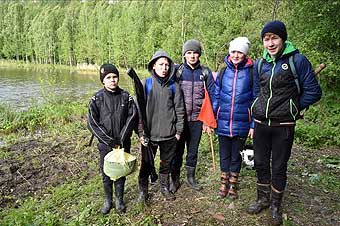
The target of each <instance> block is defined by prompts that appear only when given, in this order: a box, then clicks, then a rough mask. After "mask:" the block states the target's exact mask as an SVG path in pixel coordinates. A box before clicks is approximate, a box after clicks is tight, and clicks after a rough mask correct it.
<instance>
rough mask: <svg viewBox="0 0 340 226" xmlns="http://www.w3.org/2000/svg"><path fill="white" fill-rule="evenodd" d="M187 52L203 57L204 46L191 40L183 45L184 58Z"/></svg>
mask: <svg viewBox="0 0 340 226" xmlns="http://www.w3.org/2000/svg"><path fill="white" fill-rule="evenodd" d="M187 51H194V52H197V53H199V55H201V53H202V46H201V43H200V42H199V41H197V40H195V39H190V40H188V41H186V42H185V43H184V45H183V49H182V55H183V56H184V54H185V53H186V52H187Z"/></svg>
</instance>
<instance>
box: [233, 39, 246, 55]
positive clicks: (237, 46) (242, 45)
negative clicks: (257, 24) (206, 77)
mask: <svg viewBox="0 0 340 226" xmlns="http://www.w3.org/2000/svg"><path fill="white" fill-rule="evenodd" d="M249 47H250V41H249V40H248V38H247V37H237V38H235V39H234V40H232V41H231V42H230V43H229V53H231V52H233V51H239V52H242V53H244V54H245V55H248V52H249Z"/></svg>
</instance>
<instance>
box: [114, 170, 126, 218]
mask: <svg viewBox="0 0 340 226" xmlns="http://www.w3.org/2000/svg"><path fill="white" fill-rule="evenodd" d="M114 184H115V196H116V201H115V204H116V210H117V212H118V213H125V211H126V207H125V204H124V185H125V177H121V178H119V179H118V180H116V181H115V182H114Z"/></svg>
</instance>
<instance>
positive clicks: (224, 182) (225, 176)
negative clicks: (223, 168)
mask: <svg viewBox="0 0 340 226" xmlns="http://www.w3.org/2000/svg"><path fill="white" fill-rule="evenodd" d="M228 191H229V173H226V172H222V173H221V187H220V189H219V191H218V195H219V197H221V198H224V197H226V196H227V194H228Z"/></svg>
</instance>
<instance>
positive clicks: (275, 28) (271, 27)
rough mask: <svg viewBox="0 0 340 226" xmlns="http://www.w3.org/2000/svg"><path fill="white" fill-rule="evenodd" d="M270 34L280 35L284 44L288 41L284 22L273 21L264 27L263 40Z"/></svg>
mask: <svg viewBox="0 0 340 226" xmlns="http://www.w3.org/2000/svg"><path fill="white" fill-rule="evenodd" d="M268 32H270V33H273V34H276V35H278V36H279V37H280V38H282V40H283V41H284V42H285V41H286V40H287V30H286V26H285V24H284V23H283V22H282V21H279V20H273V21H270V22H268V23H267V24H266V25H264V27H263V29H262V31H261V38H262V39H263V37H264V35H265V34H266V33H268Z"/></svg>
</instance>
